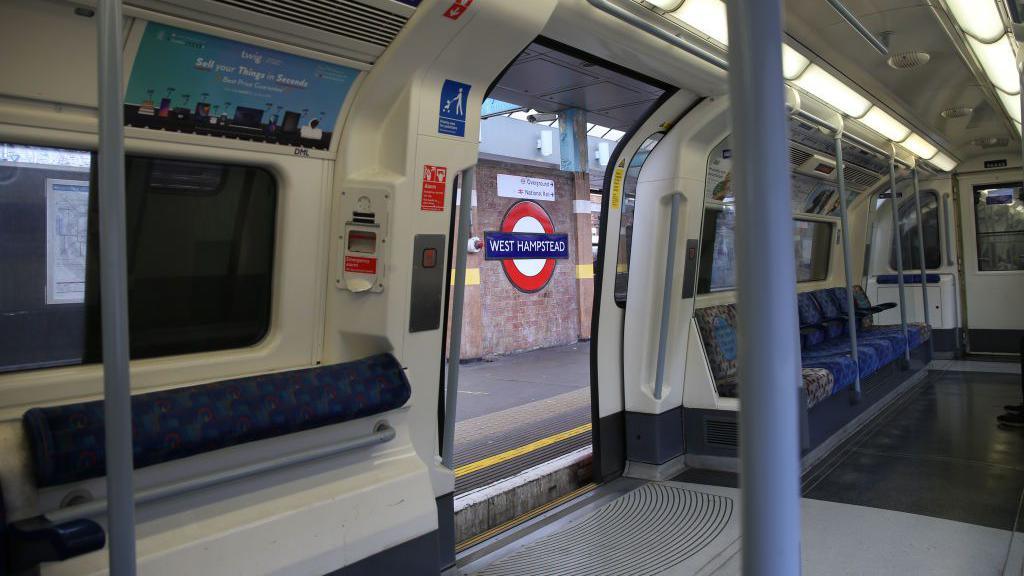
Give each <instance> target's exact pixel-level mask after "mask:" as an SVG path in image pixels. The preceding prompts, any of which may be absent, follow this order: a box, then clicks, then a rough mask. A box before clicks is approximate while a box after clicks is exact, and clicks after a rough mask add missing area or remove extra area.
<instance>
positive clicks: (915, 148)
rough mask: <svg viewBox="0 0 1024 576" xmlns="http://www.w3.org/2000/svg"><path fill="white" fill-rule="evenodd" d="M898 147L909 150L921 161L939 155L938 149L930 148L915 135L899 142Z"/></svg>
mask: <svg viewBox="0 0 1024 576" xmlns="http://www.w3.org/2000/svg"><path fill="white" fill-rule="evenodd" d="M900 146H902V147H904V148H906V149H907V150H910V151H911V152H913V153H914V155H915V156H917V157H918V158H920V159H922V160H931V159H932V158H934V157H935V155H936V154H938V153H939V149H938V148H936V147H935V146H932V145H931V144H930V143H929V142H928V141H927V140H925V139H924V138H921V137H920V136H918V135H917V134H911V135H910V136H909V137H908V138H907V139H906V140H904V141H903V142H900Z"/></svg>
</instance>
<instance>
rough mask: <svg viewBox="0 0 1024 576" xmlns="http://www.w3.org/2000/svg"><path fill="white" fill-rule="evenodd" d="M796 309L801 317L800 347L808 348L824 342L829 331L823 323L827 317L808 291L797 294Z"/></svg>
mask: <svg viewBox="0 0 1024 576" xmlns="http://www.w3.org/2000/svg"><path fill="white" fill-rule="evenodd" d="M796 311H797V314H798V316H799V319H800V326H802V328H801V329H800V347H801V348H808V347H811V346H816V345H818V344H820V343H822V342H824V341H825V340H826V339H827V338H828V332H827V330H826V329H825V327H824V326H822V323H823V322H824V321H825V319H824V318H823V317H822V315H821V311H820V310H818V305H817V304H816V303H815V302H814V298H813V297H812V296H811V295H810V293H808V292H801V293H800V294H797V295H796Z"/></svg>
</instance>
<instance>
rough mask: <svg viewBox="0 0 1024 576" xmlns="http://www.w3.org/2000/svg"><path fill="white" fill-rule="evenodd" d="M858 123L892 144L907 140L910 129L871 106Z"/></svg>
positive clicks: (876, 107)
mask: <svg viewBox="0 0 1024 576" xmlns="http://www.w3.org/2000/svg"><path fill="white" fill-rule="evenodd" d="M860 121H861V122H862V123H863V124H864V125H865V126H867V127H868V128H871V129H872V130H874V131H875V132H878V133H879V134H881V135H882V136H885V137H886V138H888V139H889V140H892V141H893V142H902V141H904V140H906V139H907V136H910V128H907V127H906V126H904V125H903V124H902V123H900V121H899V120H897V119H895V118H893V117H892V116H890V115H888V114H886V113H885V111H883V110H882V109H881V108H879V107H878V106H872V107H871V109H870V110H868V113H867V114H865V115H864V117H863V118H861V119H860Z"/></svg>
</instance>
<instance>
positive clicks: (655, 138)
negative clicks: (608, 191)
mask: <svg viewBox="0 0 1024 576" xmlns="http://www.w3.org/2000/svg"><path fill="white" fill-rule="evenodd" d="M664 136H665V133H664V132H656V133H654V134H651V135H650V136H648V137H647V139H646V140H644V142H643V144H641V145H640V148H638V149H637V151H636V153H635V154H633V158H632V159H631V160H630V161H629V166H628V167H627V168H626V175H625V178H623V182H622V213H621V214H622V215H621V217H620V219H619V251H618V261H617V262H616V264H615V302H616V303H617V304H618V305H620V306H625V304H626V292H627V291H628V290H629V255H630V250H631V249H632V246H633V213H634V211H635V209H636V187H637V183H638V182H639V180H640V170H642V169H643V167H644V163H645V162H647V158H648V157H649V156H650V155H651V152H652V151H654V149H655V147H657V146H658V142H661V139H662V138H664Z"/></svg>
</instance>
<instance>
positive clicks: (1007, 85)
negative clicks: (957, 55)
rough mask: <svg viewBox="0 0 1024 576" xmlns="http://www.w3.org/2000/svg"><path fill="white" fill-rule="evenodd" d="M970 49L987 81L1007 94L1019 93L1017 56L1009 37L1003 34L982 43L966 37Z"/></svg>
mask: <svg viewBox="0 0 1024 576" xmlns="http://www.w3.org/2000/svg"><path fill="white" fill-rule="evenodd" d="M967 43H968V44H969V45H970V46H971V51H973V52H974V55H975V56H976V57H977V58H978V61H979V62H981V67H982V69H984V70H985V75H986V76H988V79H989V82H992V84H994V85H995V87H996V88H999V89H1000V90H1002V91H1003V92H1006V93H1007V94H1018V93H1020V75H1019V74H1018V73H1017V58H1016V56H1014V54H1013V46H1012V45H1011V44H1010V37H1009V36H1003V37H1002V38H1000V39H999V40H998V41H996V42H993V43H992V44H983V43H981V42H978V41H977V40H975V39H974V38H971V37H969V36H968V37H967Z"/></svg>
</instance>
